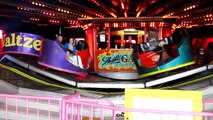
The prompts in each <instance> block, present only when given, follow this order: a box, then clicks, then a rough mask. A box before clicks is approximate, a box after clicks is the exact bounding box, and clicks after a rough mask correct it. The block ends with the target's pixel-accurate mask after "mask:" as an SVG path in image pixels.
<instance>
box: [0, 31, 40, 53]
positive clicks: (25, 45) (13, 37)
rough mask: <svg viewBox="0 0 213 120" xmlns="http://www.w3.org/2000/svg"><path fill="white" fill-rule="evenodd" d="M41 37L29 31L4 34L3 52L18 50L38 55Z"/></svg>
mask: <svg viewBox="0 0 213 120" xmlns="http://www.w3.org/2000/svg"><path fill="white" fill-rule="evenodd" d="M41 40H42V37H41V36H38V35H34V34H29V33H8V34H5V35H4V44H3V52H11V53H12V52H20V53H26V54H33V55H39V52H40V47H41Z"/></svg>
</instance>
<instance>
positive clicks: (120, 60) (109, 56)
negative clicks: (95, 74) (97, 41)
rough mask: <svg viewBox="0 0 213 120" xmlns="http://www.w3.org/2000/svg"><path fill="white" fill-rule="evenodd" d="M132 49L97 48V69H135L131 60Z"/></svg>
mask: <svg viewBox="0 0 213 120" xmlns="http://www.w3.org/2000/svg"><path fill="white" fill-rule="evenodd" d="M131 54H132V50H99V51H97V52H96V55H97V66H98V67H97V68H98V70H106V71H136V67H135V64H134V62H133V61H132V57H131Z"/></svg>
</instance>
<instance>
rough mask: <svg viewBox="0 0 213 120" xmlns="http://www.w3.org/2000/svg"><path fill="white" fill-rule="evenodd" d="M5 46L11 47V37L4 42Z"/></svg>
mask: <svg viewBox="0 0 213 120" xmlns="http://www.w3.org/2000/svg"><path fill="white" fill-rule="evenodd" d="M4 46H5V47H10V46H11V44H10V37H6V39H5V42H4Z"/></svg>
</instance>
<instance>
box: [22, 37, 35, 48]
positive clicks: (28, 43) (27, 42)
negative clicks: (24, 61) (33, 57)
mask: <svg viewBox="0 0 213 120" xmlns="http://www.w3.org/2000/svg"><path fill="white" fill-rule="evenodd" d="M24 41H26V42H25V43H24V47H26V48H32V47H33V45H32V44H31V43H32V41H33V39H32V38H29V37H24Z"/></svg>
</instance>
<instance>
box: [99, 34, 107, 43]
mask: <svg viewBox="0 0 213 120" xmlns="http://www.w3.org/2000/svg"><path fill="white" fill-rule="evenodd" d="M105 41H106V36H105V34H102V35H100V42H105Z"/></svg>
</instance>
